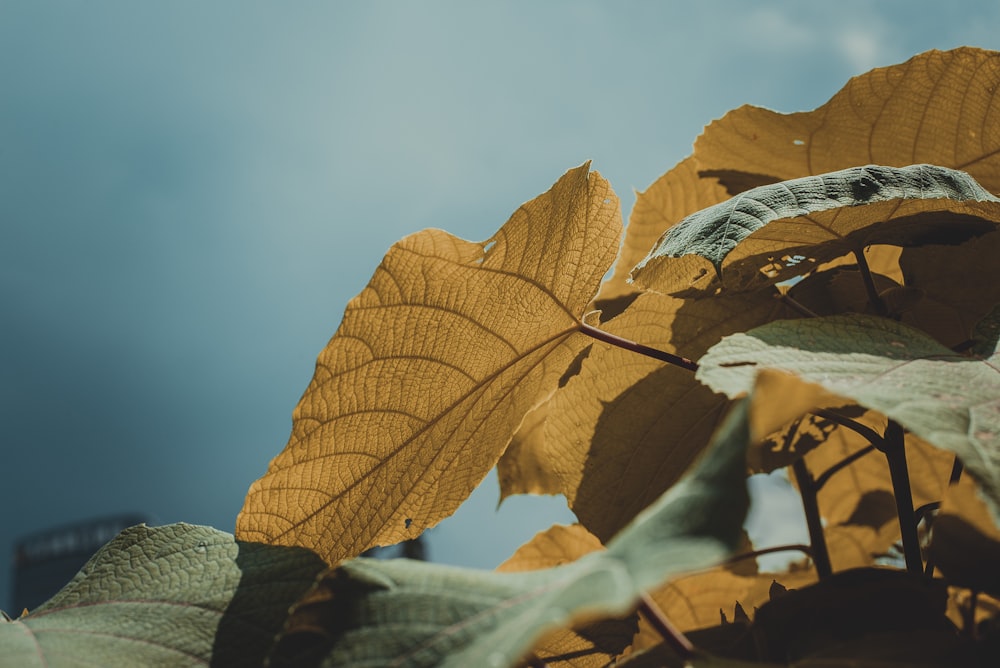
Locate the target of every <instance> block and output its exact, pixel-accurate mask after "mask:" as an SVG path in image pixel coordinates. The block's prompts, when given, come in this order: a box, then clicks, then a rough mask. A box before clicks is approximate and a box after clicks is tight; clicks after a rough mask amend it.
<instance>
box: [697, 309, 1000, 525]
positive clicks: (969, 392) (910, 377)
mask: <svg viewBox="0 0 1000 668" xmlns="http://www.w3.org/2000/svg"><path fill="white" fill-rule="evenodd" d="M998 362H1000V355H998V353H997V352H996V348H995V342H994V348H993V351H992V353H991V354H990V356H989V357H987V358H986V359H981V358H970V357H964V356H962V355H959V354H956V353H954V352H952V351H951V350H949V349H948V348H945V347H944V346H942V345H941V344H939V343H938V342H936V341H934V340H933V339H932V338H930V337H929V336H928V335H926V334H924V333H923V332H920V331H919V330H916V329H913V328H911V327H907V326H906V325H903V324H900V323H897V322H895V321H892V320H888V319H884V318H876V317H871V316H862V315H853V316H833V317H828V318H813V319H809V320H795V321H781V322H774V323H770V324H768V325H764V326H763V327H759V328H757V329H755V330H751V331H749V332H747V333H745V334H735V335H733V336H730V337H727V338H726V339H723V340H722V341H721V342H720V343H719V344H717V345H716V346H715V347H713V348H712V350H710V351H709V352H708V354H707V355H706V356H705V357H704V358H703V359H702V364H701V368H700V369H699V372H698V377H699V378H700V379H701V380H702V381H703V382H705V383H707V384H708V385H709V386H710V387H712V388H713V389H715V390H717V391H720V392H724V393H725V394H727V395H728V396H731V397H733V396H738V395H740V394H742V393H745V392H748V391H749V389H750V388H751V387H752V385H753V382H754V376H755V374H756V372H757V370H759V369H763V368H773V369H781V370H784V371H788V372H790V373H794V374H796V375H798V376H800V377H801V378H802V379H803V380H805V381H808V382H811V383H816V384H818V385H821V386H822V387H824V388H826V389H827V390H829V391H831V392H834V393H836V394H838V395H840V396H843V397H847V398H850V399H853V400H854V401H857V402H858V403H859V404H861V405H863V406H866V407H869V408H872V409H875V410H877V411H879V412H881V413H883V414H884V415H887V416H888V417H890V418H892V419H894V420H896V421H898V422H899V423H900V424H901V425H903V426H904V427H905V428H906V429H908V430H910V431H911V432H913V433H914V434H915V435H917V436H918V437H920V438H922V439H924V440H926V441H927V442H929V443H931V444H933V445H935V446H938V447H940V448H944V449H947V450H950V451H952V452H954V453H955V454H957V455H958V456H959V457H960V458H961V460H962V462H963V463H964V464H965V466H966V469H967V470H968V471H969V472H970V473H971V474H972V475H973V477H975V478H976V479H977V480H978V481H979V483H980V484H981V485H982V486H983V493H984V494H985V495H986V496H987V498H988V499H989V500H990V501H991V502H992V504H993V511H994V512H997V509H998V507H1000V373H998V371H997V364H998Z"/></svg>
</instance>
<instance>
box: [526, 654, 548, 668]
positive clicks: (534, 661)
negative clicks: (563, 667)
mask: <svg viewBox="0 0 1000 668" xmlns="http://www.w3.org/2000/svg"><path fill="white" fill-rule="evenodd" d="M528 665H529V666H531V668H549V664H547V663H545V662H544V661H542V660H541V659H539V658H538V655H536V654H532V655H530V656H528Z"/></svg>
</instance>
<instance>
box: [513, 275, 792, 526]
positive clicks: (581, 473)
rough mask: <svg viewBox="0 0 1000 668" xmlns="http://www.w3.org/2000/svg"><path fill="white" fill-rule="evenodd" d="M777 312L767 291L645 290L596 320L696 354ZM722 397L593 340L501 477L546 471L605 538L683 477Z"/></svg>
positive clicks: (720, 410) (784, 311)
mask: <svg viewBox="0 0 1000 668" xmlns="http://www.w3.org/2000/svg"><path fill="white" fill-rule="evenodd" d="M782 317H785V318H788V317H795V314H794V313H793V312H791V310H790V309H788V308H787V307H785V306H784V305H783V304H781V303H780V302H779V301H777V300H775V299H774V298H773V297H772V296H771V295H769V294H765V293H759V294H754V295H749V296H738V297H734V296H728V295H719V296H717V297H714V298H712V299H704V300H696V301H692V300H682V299H678V298H675V297H671V296H667V295H661V294H655V293H647V294H643V295H641V296H639V297H638V298H637V299H636V300H635V301H634V302H633V303H632V304H631V305H630V306H629V307H628V308H626V309H625V311H624V312H622V313H621V314H619V315H617V316H616V317H614V318H612V319H611V320H610V321H608V322H606V323H604V324H603V325H601V329H603V330H605V331H607V332H610V333H612V334H615V335H618V336H621V337H624V338H626V339H630V340H632V341H638V342H640V343H643V344H646V345H649V346H652V347H654V348H658V349H660V350H664V351H667V352H671V353H675V354H679V355H682V356H684V357H688V358H691V359H697V358H698V357H700V356H701V355H702V354H703V353H704V352H705V351H706V350H707V349H708V348H709V347H710V346H711V345H713V344H714V343H716V342H717V341H719V340H720V339H721V338H722V337H723V336H726V335H728V334H731V333H733V332H738V331H744V330H746V329H750V328H753V327H756V326H758V325H760V324H763V323H765V322H769V321H771V320H773V319H775V318H782ZM728 404H729V401H728V400H727V399H726V398H725V397H723V396H721V395H718V394H714V393H712V392H711V391H710V390H708V389H707V388H706V387H704V386H703V385H701V384H700V383H699V382H698V381H697V380H695V378H694V374H693V373H692V372H691V371H689V370H687V369H682V368H679V367H676V366H672V365H669V364H665V363H663V362H659V361H657V360H654V359H650V358H648V357H645V356H642V355H638V354H636V353H635V352H632V351H629V350H623V349H621V348H618V347H615V346H611V345H608V344H605V343H594V344H593V346H592V348H591V350H590V352H589V354H588V355H587V357H586V358H585V359H584V360H583V361H582V364H581V366H580V371H579V373H578V374H576V375H574V376H573V377H571V378H570V379H569V380H568V382H566V384H565V385H564V386H563V387H561V388H559V389H558V390H557V391H556V393H555V395H554V396H553V397H552V398H551V399H550V400H549V402H548V403H547V404H546V406H545V413H546V418H545V421H544V424H543V426H542V428H541V430H540V432H541V433H533V434H532V435H533V438H532V439H531V441H530V442H523V443H521V444H520V447H519V448H518V449H516V450H509V451H508V452H507V453H505V454H504V456H503V458H502V459H501V462H500V467H499V469H500V471H501V481H502V482H504V483H505V484H511V482H512V481H513V480H514V479H516V476H517V474H518V472H519V471H525V472H526V473H528V474H529V475H528V477H527V479H526V480H527V481H528V482H531V481H536V480H538V479H539V478H541V477H544V478H545V479H546V480H547V481H549V482H548V484H549V485H552V486H549V487H545V488H544V491H546V492H548V493H561V494H564V495H565V496H566V498H567V500H568V501H569V504H570V507H571V508H572V509H573V512H574V513H576V516H577V517H578V518H579V520H580V521H581V522H582V523H583V524H584V526H586V527H587V528H588V529H589V530H590V531H592V532H593V533H594V534H596V535H597V536H598V537H599V538H600V539H601V540H604V541H607V540H609V539H610V538H611V537H612V536H614V535H615V533H617V532H618V531H619V530H620V529H621V528H622V527H623V526H625V525H626V524H627V523H628V522H629V521H631V520H632V518H633V517H635V516H636V514H637V513H639V511H641V510H642V509H643V508H645V507H646V506H647V505H649V504H650V503H652V502H653V501H654V500H655V499H656V498H658V497H659V496H660V495H661V494H662V493H663V492H664V491H665V490H667V489H668V488H669V487H670V486H671V485H673V484H674V482H676V481H677V480H678V479H679V478H680V476H681V474H683V472H684V471H685V470H686V469H687V467H688V466H689V465H690V464H691V462H692V461H694V459H695V458H696V457H697V456H698V454H699V453H701V452H702V450H703V449H704V448H705V446H706V445H707V444H708V442H709V439H710V438H711V436H712V433H713V431H714V430H715V428H716V427H717V426H718V424H719V421H720V420H721V419H722V417H723V415H724V414H725V411H726V408H727V406H728ZM538 431H539V430H538V429H537V428H536V429H535V432H538ZM537 467H541V468H542V470H544V471H545V474H544V476H539V475H538V474H536V473H534V471H536V470H537ZM525 484H527V483H522V486H524V485H525ZM504 491H505V494H506V493H510V491H509V489H505V490H504Z"/></svg>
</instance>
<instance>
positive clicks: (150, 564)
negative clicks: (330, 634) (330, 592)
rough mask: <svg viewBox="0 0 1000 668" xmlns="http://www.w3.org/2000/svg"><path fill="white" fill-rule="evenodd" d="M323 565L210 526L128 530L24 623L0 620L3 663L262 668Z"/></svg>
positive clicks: (311, 557)
mask: <svg viewBox="0 0 1000 668" xmlns="http://www.w3.org/2000/svg"><path fill="white" fill-rule="evenodd" d="M325 567H326V564H325V563H324V562H323V561H322V560H320V559H319V557H317V556H316V555H314V554H313V553H311V552H309V551H308V550H305V549H302V548H287V547H272V546H267V545H259V544H254V543H242V542H237V541H236V540H235V539H234V538H233V537H232V536H231V535H229V534H227V533H223V532H221V531H218V530H216V529H212V528H211V527H203V526H195V525H191V524H171V525H168V526H163V527H155V528H150V527H147V526H145V525H139V526H135V527H132V528H130V529H126V530H125V531H123V532H122V533H121V534H119V535H118V537H116V538H115V539H114V540H112V541H111V542H109V543H108V544H107V545H105V546H104V547H103V548H101V550H100V551H98V552H97V554H95V555H94V556H93V557H92V558H91V559H90V561H88V562H87V564H86V565H85V566H84V567H83V569H82V570H81V571H80V572H79V573H78V574H77V575H76V577H75V578H73V580H72V581H71V582H70V583H69V584H68V585H66V586H65V587H64V588H63V589H62V590H61V591H60V592H59V593H57V594H56V595H55V596H54V597H52V598H51V599H50V600H49V601H47V602H46V603H45V604H43V605H41V606H39V607H38V608H37V609H35V610H34V611H32V612H31V613H30V614H28V615H27V616H23V617H21V618H20V619H17V620H15V621H11V622H0V657H2V658H3V662H4V665H10V666H19V667H23V668H30V667H31V666H51V667H55V666H79V665H89V666H105V667H112V666H167V665H170V666H178V665H184V666H188V665H208V664H209V662H211V664H212V665H213V666H231V665H232V666H235V665H261V663H262V662H263V659H264V657H265V655H266V653H267V651H268V650H269V649H270V646H271V645H272V643H273V641H274V636H275V635H276V634H277V632H278V630H279V629H280V628H281V625H282V623H283V622H284V620H285V617H286V616H287V612H288V607H289V606H290V605H291V603H292V602H294V601H295V600H296V599H298V598H299V597H300V596H301V595H302V593H303V592H305V590H306V589H308V588H309V586H310V585H311V584H312V583H313V581H314V580H315V577H316V575H317V574H318V573H319V572H321V571H322V570H323V569H324V568H325Z"/></svg>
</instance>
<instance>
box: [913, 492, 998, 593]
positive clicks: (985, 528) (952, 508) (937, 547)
mask: <svg viewBox="0 0 1000 668" xmlns="http://www.w3.org/2000/svg"><path fill="white" fill-rule="evenodd" d="M929 551H930V554H931V556H932V558H933V560H934V564H935V565H936V566H937V567H938V568H939V569H940V570H941V572H942V573H944V575H945V577H947V578H948V582H949V583H951V584H953V585H955V586H958V587H968V588H969V589H973V590H975V591H980V592H986V593H988V594H992V595H993V596H998V595H1000V572H998V570H997V563H998V561H1000V528H998V527H997V524H996V523H995V522H994V521H993V519H992V517H991V516H990V513H989V511H988V509H987V508H986V505H985V504H984V503H983V501H982V499H981V498H979V495H978V493H977V490H976V489H975V486H973V485H971V484H959V485H953V486H952V487H950V488H949V489H948V493H947V494H946V495H945V497H944V501H943V502H942V503H941V512H940V513H939V514H938V516H937V517H936V518H935V519H934V529H933V533H932V537H931V544H930V548H929Z"/></svg>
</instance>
